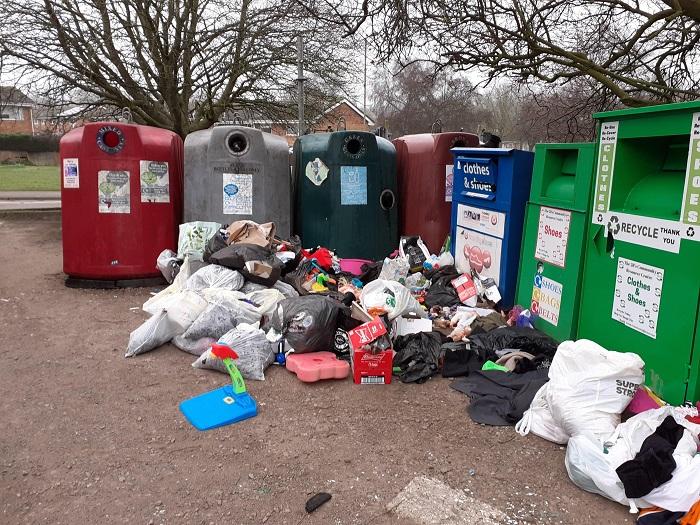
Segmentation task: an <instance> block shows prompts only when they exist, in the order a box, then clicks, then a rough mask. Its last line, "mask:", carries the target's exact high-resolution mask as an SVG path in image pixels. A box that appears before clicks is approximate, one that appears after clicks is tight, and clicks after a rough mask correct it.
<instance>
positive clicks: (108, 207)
mask: <svg viewBox="0 0 700 525" xmlns="http://www.w3.org/2000/svg"><path fill="white" fill-rule="evenodd" d="M97 193H98V199H99V204H98V206H99V207H98V211H99V212H100V213H131V189H130V182H129V172H128V171H109V170H102V171H98V172H97Z"/></svg>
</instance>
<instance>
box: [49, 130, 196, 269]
mask: <svg viewBox="0 0 700 525" xmlns="http://www.w3.org/2000/svg"><path fill="white" fill-rule="evenodd" d="M59 149H60V156H61V170H62V174H61V175H62V176H61V208H62V225H63V231H62V235H63V271H64V273H66V274H67V275H69V276H70V277H74V278H79V279H96V280H100V279H104V280H112V279H114V280H117V279H139V278H146V277H152V276H158V275H159V274H160V273H159V271H158V270H157V269H156V258H157V257H158V254H159V253H160V252H161V251H162V250H164V249H166V248H171V249H175V248H176V246H177V234H178V227H179V224H180V222H181V220H182V178H183V143H182V139H181V138H180V137H179V136H178V135H177V134H175V133H173V132H171V131H167V130H164V129H159V128H153V127H149V126H141V125H137V124H125V123H120V122H95V123H90V124H87V125H85V126H82V127H80V128H76V129H73V130H71V131H69V132H68V133H67V134H65V135H64V136H63V138H62V139H61V143H60V148H59ZM71 159H77V172H78V177H77V179H78V183H77V186H78V187H74V186H75V182H74V180H75V178H72V179H71V177H70V175H71V171H70V170H71V169H73V174H74V173H75V170H74V168H71V166H72V165H74V164H75V163H74V162H73V161H72V160H71ZM66 160H68V162H67V163H66ZM142 161H149V162H150V163H155V164H150V163H149V164H144V166H153V168H152V170H156V171H158V170H163V166H164V165H163V164H162V163H165V162H167V167H168V177H167V180H168V191H167V197H166V193H165V191H164V187H165V185H164V181H165V177H164V176H163V179H160V180H158V181H157V182H156V183H155V184H156V186H155V189H154V186H153V185H149V183H153V177H152V176H149V175H146V176H144V177H143V179H144V182H143V184H144V186H143V188H145V189H144V190H143V193H142V180H141V179H142V175H141V172H142V169H141V168H142ZM66 170H68V172H66ZM100 172H102V174H101V175H98V174H99V173H100ZM107 172H112V173H115V172H116V175H109V174H108V173H107ZM125 172H126V173H128V182H127V183H126V184H122V186H121V187H120V188H121V190H120V191H121V192H122V193H124V192H125V189H126V187H128V195H129V197H128V199H125V198H124V196H123V195H121V196H119V197H117V196H116V195H117V194H116V193H115V194H113V195H114V197H112V196H109V195H110V194H109V191H110V189H111V188H113V187H114V186H106V187H105V186H103V190H104V188H107V190H106V191H107V192H108V196H107V197H105V193H104V191H100V188H99V186H100V182H102V183H103V184H104V183H105V182H106V180H110V181H112V182H114V181H116V182H117V185H118V184H119V183H120V182H123V181H124V178H125V175H124V173H125ZM161 172H162V171H161ZM144 173H149V170H148V169H145V171H144ZM108 175H109V179H107V177H108ZM98 179H99V180H98ZM72 181H73V182H72ZM66 182H67V183H68V186H69V187H65V186H66ZM71 182H72V184H71ZM71 185H72V186H73V187H70V186H71ZM154 192H155V193H154ZM127 202H128V206H127V205H126V203H127Z"/></svg>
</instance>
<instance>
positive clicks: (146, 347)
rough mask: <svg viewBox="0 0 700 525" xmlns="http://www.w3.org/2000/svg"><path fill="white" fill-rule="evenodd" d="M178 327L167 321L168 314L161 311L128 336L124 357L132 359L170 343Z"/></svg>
mask: <svg viewBox="0 0 700 525" xmlns="http://www.w3.org/2000/svg"><path fill="white" fill-rule="evenodd" d="M178 328H179V327H178V326H177V325H176V324H175V323H174V322H173V321H171V320H170V319H168V313H167V312H166V311H165V310H163V311H161V312H160V313H159V314H157V315H154V316H152V317H150V318H149V319H147V320H146V322H144V323H143V324H142V325H141V326H139V327H138V328H137V329H136V330H134V331H133V332H131V335H129V344H128V346H127V348H126V355H125V356H124V357H133V356H135V355H138V354H143V353H144V352H148V351H150V350H153V349H154V348H158V347H159V346H160V345H162V344H165V343H167V342H168V341H170V340H171V339H172V338H173V337H174V336H175V334H176V333H177V330H178Z"/></svg>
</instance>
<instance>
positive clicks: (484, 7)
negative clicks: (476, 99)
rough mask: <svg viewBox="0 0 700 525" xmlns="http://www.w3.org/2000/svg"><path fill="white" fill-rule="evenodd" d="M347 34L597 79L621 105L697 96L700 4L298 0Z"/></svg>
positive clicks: (562, 77) (487, 64)
mask: <svg viewBox="0 0 700 525" xmlns="http://www.w3.org/2000/svg"><path fill="white" fill-rule="evenodd" d="M298 1H299V2H302V3H303V4H304V6H305V7H306V8H307V10H308V11H309V12H310V13H312V14H313V15H314V16H316V17H318V19H320V20H325V21H334V22H335V23H336V24H338V25H339V27H340V28H342V30H343V31H344V32H345V34H348V35H351V34H354V33H356V32H357V31H360V30H362V31H366V32H367V33H368V34H369V35H370V38H371V39H372V41H373V42H374V43H375V47H376V50H377V52H378V53H379V55H380V58H382V59H384V60H389V59H393V58H398V59H399V60H401V61H402V63H409V62H411V61H413V60H417V59H420V60H428V61H431V62H433V64H434V65H435V66H436V68H438V69H440V68H445V67H454V68H457V69H464V70H470V71H478V72H479V73H480V74H481V75H483V82H484V83H489V82H490V81H492V80H494V79H496V78H500V77H508V78H511V79H514V80H517V81H520V82H525V83H527V82H532V81H539V82H544V83H550V84H556V85H563V84H566V83H569V82H571V81H573V80H575V79H582V78H588V79H591V80H593V81H594V82H596V83H597V84H599V85H600V86H602V87H603V88H604V89H605V90H606V91H607V92H608V93H610V94H612V95H613V96H614V97H615V98H616V99H618V100H619V101H620V102H621V103H622V104H624V105H627V106H640V105H646V104H650V103H655V102H671V101H678V100H686V99H692V98H696V97H697V96H698V89H699V88H700V76H699V75H698V53H699V51H698V48H697V43H698V41H699V40H700V31H698V23H699V22H700V3H699V2H698V1H697V0H644V1H639V0H462V1H457V2H455V1H448V0H396V1H392V2H382V1H380V0H346V1H345V2H340V3H338V2H333V1H332V0H298Z"/></svg>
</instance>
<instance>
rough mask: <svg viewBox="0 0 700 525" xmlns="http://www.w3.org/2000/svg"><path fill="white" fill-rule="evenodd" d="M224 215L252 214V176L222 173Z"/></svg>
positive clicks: (248, 174)
mask: <svg viewBox="0 0 700 525" xmlns="http://www.w3.org/2000/svg"><path fill="white" fill-rule="evenodd" d="M223 182H224V191H223V195H224V206H223V213H224V215H252V214H253V175H252V174H250V173H224V174H223Z"/></svg>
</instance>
